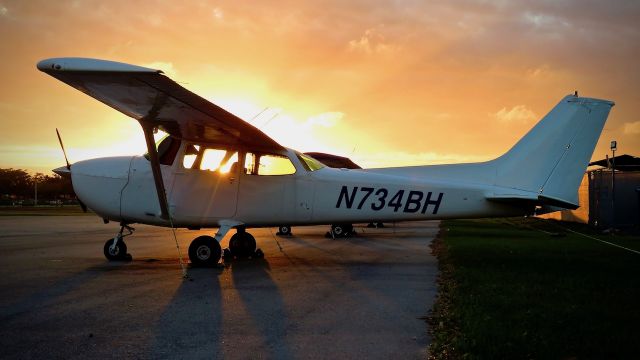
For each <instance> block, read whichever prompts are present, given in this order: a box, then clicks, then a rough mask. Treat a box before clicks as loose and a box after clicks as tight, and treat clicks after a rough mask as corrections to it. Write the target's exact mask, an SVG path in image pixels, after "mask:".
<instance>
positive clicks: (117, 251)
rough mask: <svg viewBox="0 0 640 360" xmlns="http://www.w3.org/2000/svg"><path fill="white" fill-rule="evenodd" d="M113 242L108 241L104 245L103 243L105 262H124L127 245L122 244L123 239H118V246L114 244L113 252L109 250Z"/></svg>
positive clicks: (111, 240)
mask: <svg viewBox="0 0 640 360" xmlns="http://www.w3.org/2000/svg"><path fill="white" fill-rule="evenodd" d="M113 240H114V239H109V240H107V242H106V243H104V257H106V258H107V260H109V261H117V260H124V259H126V257H127V244H125V243H124V240H123V239H120V240H119V241H118V244H116V246H115V248H114V249H113V250H111V244H113Z"/></svg>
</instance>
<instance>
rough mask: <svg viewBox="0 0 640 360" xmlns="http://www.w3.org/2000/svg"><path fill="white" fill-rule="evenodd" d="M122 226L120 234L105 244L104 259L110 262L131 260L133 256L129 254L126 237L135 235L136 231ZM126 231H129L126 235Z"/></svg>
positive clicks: (124, 225)
mask: <svg viewBox="0 0 640 360" xmlns="http://www.w3.org/2000/svg"><path fill="white" fill-rule="evenodd" d="M120 225H121V226H120V231H119V232H118V234H117V235H116V236H115V237H113V238H111V239H109V240H107V242H106V243H104V249H103V250H104V257H106V258H107V260H109V261H118V260H131V255H129V254H127V244H125V242H124V237H125V236H129V235H131V234H133V231H134V230H135V229H134V228H132V227H131V226H127V225H126V224H124V223H122V224H120ZM125 230H127V233H126V234H125V233H124V231H125Z"/></svg>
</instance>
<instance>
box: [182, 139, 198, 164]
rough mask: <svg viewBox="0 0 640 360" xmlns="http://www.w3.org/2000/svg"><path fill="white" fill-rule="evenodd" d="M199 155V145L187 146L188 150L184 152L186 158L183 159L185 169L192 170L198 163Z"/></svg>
mask: <svg viewBox="0 0 640 360" xmlns="http://www.w3.org/2000/svg"><path fill="white" fill-rule="evenodd" d="M199 153H200V146H199V145H187V149H186V150H185V152H184V158H183V159H182V166H184V168H185V169H192V168H193V165H194V164H195V163H196V159H197V158H198V154H199Z"/></svg>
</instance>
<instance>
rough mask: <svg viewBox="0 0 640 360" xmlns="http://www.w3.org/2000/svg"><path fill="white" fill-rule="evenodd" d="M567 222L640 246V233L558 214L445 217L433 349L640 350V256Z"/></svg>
mask: <svg viewBox="0 0 640 360" xmlns="http://www.w3.org/2000/svg"><path fill="white" fill-rule="evenodd" d="M563 227H569V228H571V229H573V230H577V231H580V232H588V233H589V234H590V235H591V236H596V237H599V238H602V239H604V240H606V241H610V242H614V243H616V244H619V245H622V246H625V247H629V248H632V249H635V250H640V238H639V237H631V236H615V237H612V236H602V235H597V234H595V233H594V232H593V231H592V230H590V229H589V228H588V227H585V226H578V225H571V224H564V223H562V224H561V223H557V222H554V221H542V220H538V219H525V220H522V219H495V220H452V221H445V222H443V223H442V229H443V231H442V233H441V234H442V236H441V237H440V239H439V240H438V241H437V243H436V244H435V246H434V252H435V253H436V254H437V255H438V258H439V260H440V270H441V278H440V281H439V297H438V299H437V300H436V304H435V305H434V309H433V313H432V316H431V318H430V324H431V328H432V331H433V333H432V338H433V343H432V345H431V348H430V350H431V354H432V357H434V358H438V359H447V358H468V359H507V358H508V359H524V358H537V359H540V358H542V359H548V358H550V359H566V358H578V359H605V358H606V359H614V358H637V357H638V356H639V355H640V255H639V254H634V253H631V252H628V251H624V250H622V249H619V248H615V247H612V246H608V245H605V244H602V243H600V242H597V241H595V240H593V239H588V238H585V237H582V236H580V235H577V234H574V233H571V232H567V231H565V230H564V229H563ZM543 231H544V232H543ZM545 232H546V233H545ZM548 233H555V234H553V235H551V234H548ZM563 234H564V235H565V236H558V235H563ZM438 242H439V243H438Z"/></svg>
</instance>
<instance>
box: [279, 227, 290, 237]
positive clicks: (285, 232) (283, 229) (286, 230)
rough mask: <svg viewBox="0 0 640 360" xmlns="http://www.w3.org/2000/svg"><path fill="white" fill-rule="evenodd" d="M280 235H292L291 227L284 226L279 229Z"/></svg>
mask: <svg viewBox="0 0 640 360" xmlns="http://www.w3.org/2000/svg"><path fill="white" fill-rule="evenodd" d="M278 235H291V226H289V225H282V226H280V227H278Z"/></svg>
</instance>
